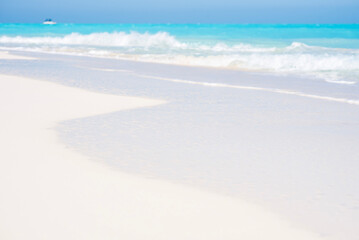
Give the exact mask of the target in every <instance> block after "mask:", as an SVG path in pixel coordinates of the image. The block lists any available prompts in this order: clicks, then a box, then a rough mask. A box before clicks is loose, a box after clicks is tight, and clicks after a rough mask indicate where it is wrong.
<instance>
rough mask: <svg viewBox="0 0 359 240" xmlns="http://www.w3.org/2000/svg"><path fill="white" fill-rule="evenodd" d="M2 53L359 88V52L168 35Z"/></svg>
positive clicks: (99, 36) (81, 40) (84, 40)
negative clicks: (301, 77)
mask: <svg viewBox="0 0 359 240" xmlns="http://www.w3.org/2000/svg"><path fill="white" fill-rule="evenodd" d="M0 47H2V48H4V49H22V50H33V51H43V52H52V53H53V52H55V53H66V54H75V55H83V56H95V57H110V58H122V59H131V60H136V61H148V62H157V63H166V64H179V65H189V66H203V67H219V68H230V69H237V70H246V71H268V72H275V73H285V74H287V73H295V74H305V75H310V76H315V77H318V78H322V79H325V80H326V81H330V82H333V83H338V84H354V83H356V82H359V50H358V49H339V48H325V47H317V46H309V45H306V44H303V43H300V42H293V43H292V44H291V45H289V46H286V47H259V46H254V45H250V44H244V43H238V44H233V45H228V44H225V43H223V42H217V43H212V44H210V43H208V42H203V41H202V42H201V41H200V40H198V41H193V40H192V41H187V42H183V41H182V42H181V41H180V40H178V39H176V38H175V37H174V36H172V35H170V34H169V33H166V32H158V33H155V34H150V33H138V32H130V33H125V32H113V33H106V32H105V33H92V34H87V35H84V34H79V33H72V34H69V35H65V36H62V37H23V36H17V37H9V36H2V37H0Z"/></svg>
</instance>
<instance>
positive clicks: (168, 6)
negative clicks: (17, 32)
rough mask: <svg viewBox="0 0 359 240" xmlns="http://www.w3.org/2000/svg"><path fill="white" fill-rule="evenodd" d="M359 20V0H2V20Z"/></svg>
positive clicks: (209, 21)
mask: <svg viewBox="0 0 359 240" xmlns="http://www.w3.org/2000/svg"><path fill="white" fill-rule="evenodd" d="M45 18H52V19H54V20H55V21H57V22H62V23H359V0H300V1H299V0H298V1H292V0H286V1H285V0H212V1H208V0H125V1H124V0H0V22H1V23H41V22H42V21H43V20H44V19H45Z"/></svg>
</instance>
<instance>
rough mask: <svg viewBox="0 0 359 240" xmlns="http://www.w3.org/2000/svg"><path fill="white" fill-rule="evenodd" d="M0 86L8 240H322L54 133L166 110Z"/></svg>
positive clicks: (0, 211)
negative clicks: (112, 162)
mask: <svg viewBox="0 0 359 240" xmlns="http://www.w3.org/2000/svg"><path fill="white" fill-rule="evenodd" d="M1 55H2V56H1V57H0V58H2V59H5V58H8V59H9V58H10V57H9V56H10V55H9V54H3V53H2V54H1ZM19 58H20V57H18V58H17V59H19ZM0 86H1V88H0V99H1V100H0V114H1V117H0V132H1V135H0V146H1V150H0V239H4V240H5V239H6V240H7V239H37V240H38V239H146V240H147V239H156V240H160V239H166V240H168V239H181V240H183V239H226V240H229V239H246V240H251V239H253V240H254V239H255V240H259V239H276V240H280V239H291V240H295V239H305V240H310V239H320V238H319V236H317V235H316V234H314V233H311V232H308V231H305V230H303V229H299V228H297V227H296V226H293V225H292V224H291V223H290V222H288V221H286V220H285V219H283V218H282V217H281V216H279V215H277V214H276V213H273V212H270V211H268V210H266V209H264V208H263V207H261V206H258V205H255V204H252V203H248V202H245V201H243V200H241V199H237V198H231V197H227V196H222V195H219V194H215V193H211V192H206V191H202V190H200V189H196V188H192V187H189V186H183V185H178V184H173V183H169V182H166V181H160V180H154V179H147V178H144V177H142V176H137V175H130V174H125V173H122V172H120V171H118V170H116V169H112V168H111V167H109V166H107V165H104V164H102V163H100V162H96V161H92V160H90V159H89V158H88V157H86V156H82V155H81V154H79V153H77V152H74V151H73V150H71V149H68V148H66V147H65V146H63V145H62V144H61V143H60V142H59V140H58V138H57V135H56V132H55V130H54V127H55V126H56V124H57V123H59V122H61V121H64V120H68V119H74V118H82V117H86V116H92V115H98V114H104V113H109V112H114V111H123V110H129V109H134V108H145V107H151V106H155V105H158V104H166V103H165V102H164V101H161V100H155V99H147V98H138V97H128V96H114V95H105V94H99V93H94V92H89V91H85V90H82V89H75V88H69V87H65V86H61V85H57V84H54V83H48V82H44V81H38V80H35V79H28V78H23V77H17V76H7V75H0Z"/></svg>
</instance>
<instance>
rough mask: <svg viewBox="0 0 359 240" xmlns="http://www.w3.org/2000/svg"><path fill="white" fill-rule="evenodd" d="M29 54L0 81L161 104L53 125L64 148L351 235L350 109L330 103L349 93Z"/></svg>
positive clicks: (355, 133)
mask: <svg viewBox="0 0 359 240" xmlns="http://www.w3.org/2000/svg"><path fill="white" fill-rule="evenodd" d="M23 54H24V53H23ZM25 54H26V53H25ZM27 55H31V56H36V57H38V58H39V60H35V61H21V60H1V62H0V64H1V65H0V69H1V72H2V73H7V74H17V75H23V76H28V77H34V78H38V79H43V80H47V81H54V82H58V83H61V84H65V85H69V86H74V87H80V88H85V89H90V90H94V91H100V92H105V93H112V94H123V95H131V96H146V97H152V98H157V99H164V100H167V102H168V103H167V104H164V105H160V106H156V107H152V108H144V109H135V110H130V111H121V112H116V113H111V114H107V115H101V116H93V117H89V118H85V119H76V120H71V121H67V122H63V123H60V124H59V125H58V127H57V130H58V131H59V137H60V139H61V140H62V141H63V142H64V143H65V144H66V145H67V146H68V147H70V148H73V149H75V150H77V151H80V152H82V153H84V154H86V155H88V156H91V157H92V158H93V159H94V160H97V161H103V162H104V163H106V164H109V165H110V166H113V167H114V168H118V169H119V170H120V171H126V172H130V173H134V174H141V175H144V176H147V177H152V178H159V179H164V180H168V181H174V182H178V183H182V184H190V185H192V186H197V187H199V188H202V189H206V190H209V191H216V192H218V193H221V194H228V195H231V196H236V197H241V198H244V199H247V200H249V201H253V202H256V203H259V204H262V205H264V206H266V207H267V208H269V209H271V210H274V211H277V212H279V213H281V214H282V215H283V216H284V217H285V218H288V219H289V220H291V221H293V222H294V223H296V224H299V225H300V226H303V227H305V228H308V229H310V230H313V231H315V232H318V233H320V234H322V235H323V236H326V237H328V238H329V239H356V237H357V236H358V230H357V224H358V222H359V192H358V189H359V186H358V183H359V177H358V174H357V171H358V169H359V161H358V160H359V152H358V150H357V146H358V144H359V106H358V105H357V104H352V103H350V102H338V101H332V100H330V99H349V100H358V97H357V96H359V95H358V92H359V89H358V87H357V86H356V85H350V86H348V85H337V84H333V83H328V82H323V81H319V80H315V79H306V78H298V77H290V78H288V77H283V76H276V75H265V74H258V73H257V74H253V73H243V72H237V71H227V70H218V69H207V68H189V67H181V66H170V65H160V64H150V63H136V62H129V61H119V60H111V59H96V58H85V57H69V56H60V55H47V54H30V53H27ZM110 70H111V71H110ZM179 80H180V81H179ZM204 83H205V84H204ZM208 83H211V84H212V85H208ZM213 84H214V85H213ZM216 84H217V85H216ZM218 84H219V85H218ZM220 84H222V85H223V84H225V85H226V86H228V87H223V86H221V85H220ZM231 86H232V87H231ZM236 86H241V87H252V88H236ZM258 89H259V90H258ZM260 89H280V90H282V91H284V90H285V91H289V92H295V93H297V92H300V93H304V94H306V95H314V96H325V97H329V98H330V99H328V98H324V99H317V98H312V97H306V96H301V95H295V94H292V95H288V94H285V93H282V92H281V91H279V92H278V91H277V92H275V91H263V90H260Z"/></svg>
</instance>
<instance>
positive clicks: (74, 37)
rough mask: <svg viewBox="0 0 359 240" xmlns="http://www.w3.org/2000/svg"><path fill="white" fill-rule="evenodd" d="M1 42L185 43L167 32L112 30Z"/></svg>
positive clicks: (115, 45) (60, 43)
mask: <svg viewBox="0 0 359 240" xmlns="http://www.w3.org/2000/svg"><path fill="white" fill-rule="evenodd" d="M0 43H3V44H37V45H39V44H46V45H82V46H106V47H130V46H141V47H151V46H164V47H169V46H170V47H184V46H185V44H183V43H180V42H179V41H177V40H176V39H175V38H174V37H173V36H171V35H170V34H168V33H167V32H158V33H155V34H150V33H138V32H131V33H125V32H113V33H107V32H104V33H91V34H79V33H71V34H69V35H65V36H62V37H50V36H47V37H23V36H16V37H9V36H2V37H0Z"/></svg>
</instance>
